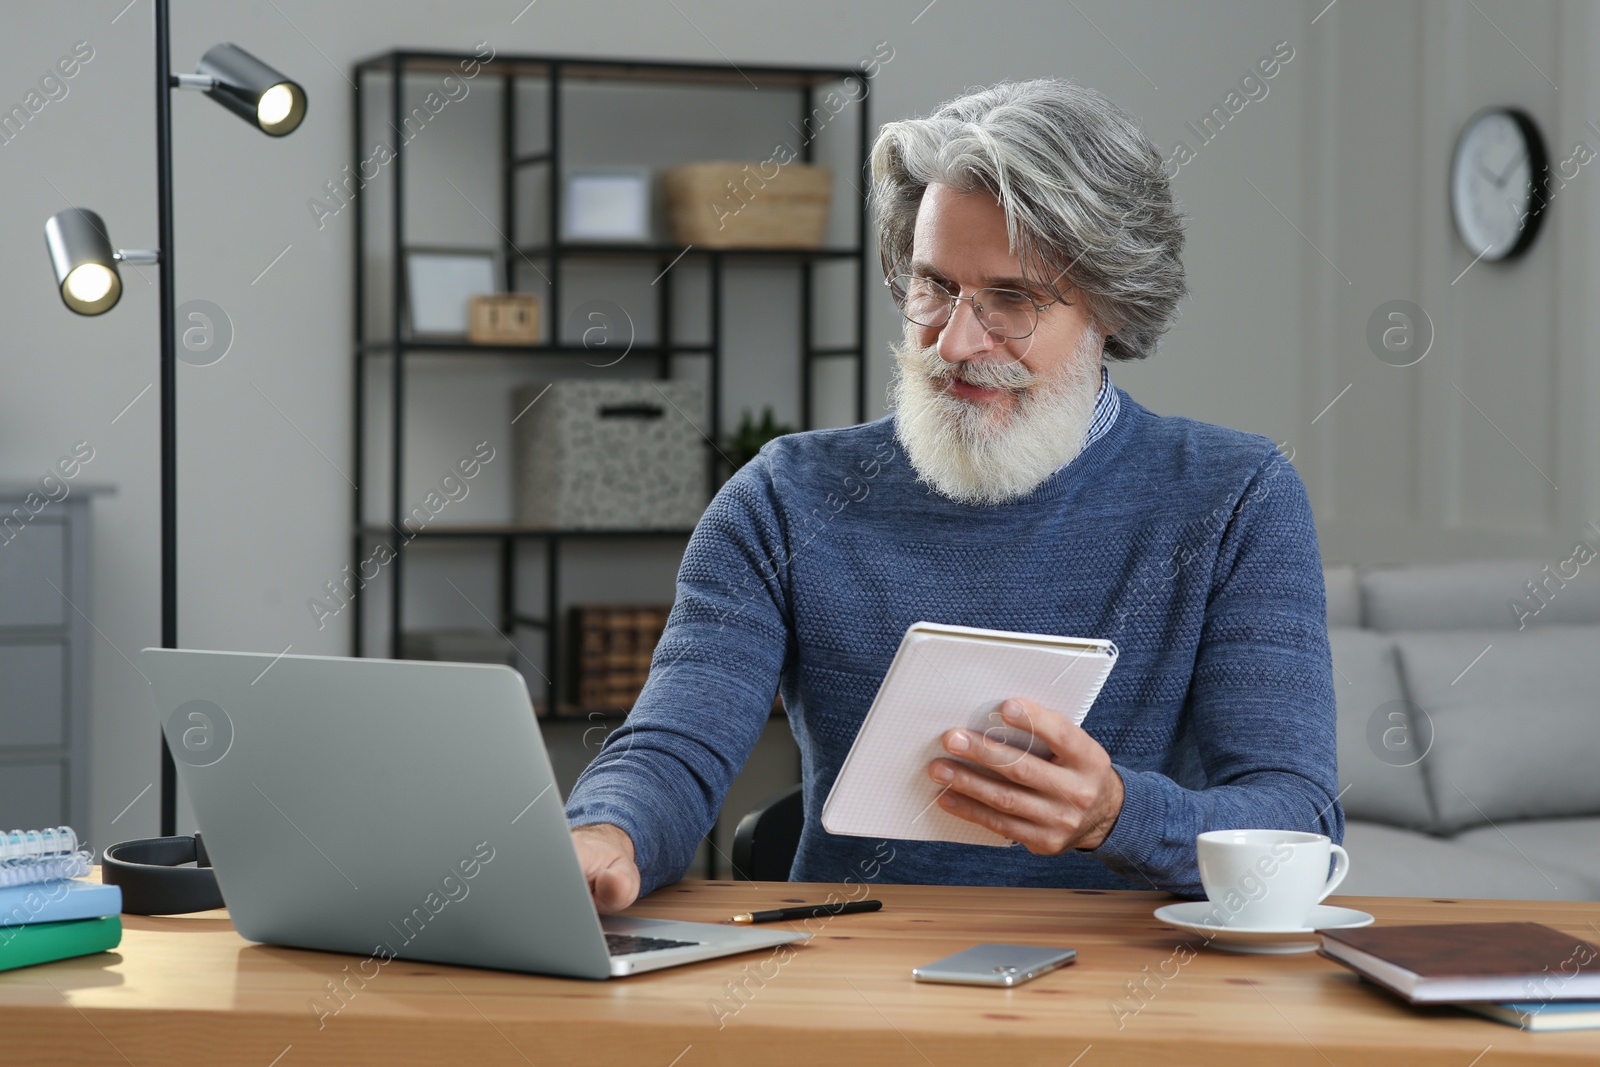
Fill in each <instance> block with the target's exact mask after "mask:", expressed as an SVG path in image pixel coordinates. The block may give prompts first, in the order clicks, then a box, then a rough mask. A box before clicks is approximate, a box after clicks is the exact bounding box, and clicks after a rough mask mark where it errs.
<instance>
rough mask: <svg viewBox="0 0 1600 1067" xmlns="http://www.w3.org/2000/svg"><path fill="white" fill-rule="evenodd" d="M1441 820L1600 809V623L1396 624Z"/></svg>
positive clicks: (1459, 823) (1452, 827) (1462, 822)
mask: <svg viewBox="0 0 1600 1067" xmlns="http://www.w3.org/2000/svg"><path fill="white" fill-rule="evenodd" d="M1394 638H1395V648H1396V649H1397V650H1398V651H1399V654H1400V671H1401V677H1402V678H1403V679H1404V681H1405V686H1406V692H1407V694H1408V695H1409V697H1410V698H1411V700H1412V701H1413V702H1414V703H1415V704H1417V705H1418V706H1419V707H1420V708H1421V710H1422V712H1423V713H1424V714H1425V715H1426V716H1427V717H1428V719H1429V720H1430V721H1431V725H1432V733H1433V744H1432V747H1431V749H1430V751H1429V752H1428V753H1427V755H1426V757H1425V758H1424V759H1423V762H1422V768H1423V776H1424V780H1425V781H1426V782H1427V783H1428V791H1429V795H1430V796H1431V797H1432V799H1433V810H1434V812H1435V813H1436V814H1437V816H1438V819H1439V823H1438V826H1439V829H1440V830H1441V831H1442V832H1444V833H1452V832H1454V831H1457V830H1463V829H1466V828H1468V827H1471V826H1481V825H1484V824H1485V823H1489V822H1491V821H1493V822H1502V821H1506V820H1515V819H1539V818H1558V817H1561V816H1567V815H1592V814H1594V813H1596V812H1600V774H1596V773H1595V771H1594V754H1595V752H1597V751H1600V710H1597V706H1596V703H1597V702H1596V695H1595V693H1596V689H1595V662H1596V659H1595V657H1596V652H1597V651H1600V626H1542V627H1539V628H1537V629H1533V628H1530V629H1528V630H1525V631H1523V632H1522V633H1515V632H1512V633H1504V632H1498V631H1488V630H1477V631H1472V630H1463V631H1458V632H1454V633H1400V634H1395V635H1394Z"/></svg>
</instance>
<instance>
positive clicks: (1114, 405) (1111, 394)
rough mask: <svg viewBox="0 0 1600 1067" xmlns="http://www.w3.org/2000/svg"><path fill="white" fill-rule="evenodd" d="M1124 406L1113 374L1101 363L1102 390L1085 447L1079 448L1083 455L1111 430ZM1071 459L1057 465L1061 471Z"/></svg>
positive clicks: (1097, 400)
mask: <svg viewBox="0 0 1600 1067" xmlns="http://www.w3.org/2000/svg"><path fill="white" fill-rule="evenodd" d="M1121 407H1122V401H1121V400H1119V399H1118V398H1117V390H1116V389H1115V388H1113V387H1112V385H1111V374H1110V372H1109V371H1107V370H1106V365H1105V364H1104V363H1102V364H1100V392H1099V393H1097V394H1096V395H1095V398H1094V418H1092V419H1090V420H1089V432H1088V433H1087V434H1085V435H1084V438H1083V448H1080V449H1079V450H1078V454H1079V455H1082V454H1083V453H1084V452H1085V451H1087V450H1088V448H1089V446H1090V445H1092V444H1094V443H1095V442H1096V441H1098V440H1100V438H1102V437H1104V436H1105V435H1106V434H1107V433H1109V432H1110V431H1111V426H1112V424H1113V423H1115V422H1116V421H1117V411H1118V410H1119V409H1120V408H1121ZM1071 462H1072V461H1071V460H1068V461H1067V463H1063V464H1062V465H1061V466H1060V467H1057V468H1056V470H1057V471H1061V470H1063V469H1065V468H1066V467H1067V465H1068V464H1069V463H1071Z"/></svg>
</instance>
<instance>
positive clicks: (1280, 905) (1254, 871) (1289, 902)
mask: <svg viewBox="0 0 1600 1067" xmlns="http://www.w3.org/2000/svg"><path fill="white" fill-rule="evenodd" d="M1195 852H1196V856H1197V858H1198V860H1199V864H1200V884H1201V885H1203V886H1205V890H1206V896H1207V897H1208V898H1209V899H1210V900H1211V903H1212V905H1213V907H1212V910H1211V916H1212V917H1211V919H1210V920H1209V921H1213V922H1216V923H1218V924H1220V925H1222V926H1233V927H1239V928H1244V929H1253V930H1299V929H1304V927H1305V924H1306V919H1307V918H1308V917H1309V916H1310V914H1311V909H1312V908H1313V907H1315V906H1316V905H1318V904H1320V903H1322V901H1323V900H1324V899H1325V898H1326V897H1327V896H1328V894H1329V893H1332V892H1333V891H1334V890H1335V889H1337V888H1338V887H1339V883H1340V882H1342V881H1344V876H1345V875H1346V874H1348V873H1349V872H1350V854H1349V853H1348V852H1346V851H1345V850H1344V849H1342V848H1340V847H1339V846H1338V845H1335V844H1334V843H1333V842H1332V841H1330V840H1329V839H1328V838H1327V836H1326V835H1324V834H1309V833H1302V832H1300V831H1297V830H1208V831H1206V832H1205V833H1203V834H1200V835H1199V836H1198V837H1197V838H1195ZM1330 855H1332V856H1333V857H1334V858H1335V861H1336V862H1335V865H1334V869H1333V874H1332V875H1329V873H1328V858H1329V856H1330Z"/></svg>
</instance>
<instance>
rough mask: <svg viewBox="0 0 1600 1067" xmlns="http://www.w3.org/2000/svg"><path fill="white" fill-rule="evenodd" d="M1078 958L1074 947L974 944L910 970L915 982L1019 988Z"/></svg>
mask: <svg viewBox="0 0 1600 1067" xmlns="http://www.w3.org/2000/svg"><path fill="white" fill-rule="evenodd" d="M1077 958H1078V950H1077V949H1075V948H1050V947H1048V946H1044V945H974V946H973V947H972V948H969V949H966V950H965V951H962V952H957V953H956V954H955V955H953V956H946V957H945V958H944V959H942V960H934V961H933V962H932V963H925V964H923V965H922V966H921V967H913V968H911V976H912V977H913V978H915V979H916V980H917V981H919V982H953V983H955V984H957V985H991V986H1015V985H1021V984H1022V983H1023V982H1026V981H1027V980H1028V979H1030V978H1037V977H1039V976H1040V975H1041V974H1049V973H1050V972H1051V971H1053V970H1055V969H1056V968H1058V967H1065V966H1066V965H1067V964H1069V963H1071V962H1072V961H1073V960H1075V959H1077Z"/></svg>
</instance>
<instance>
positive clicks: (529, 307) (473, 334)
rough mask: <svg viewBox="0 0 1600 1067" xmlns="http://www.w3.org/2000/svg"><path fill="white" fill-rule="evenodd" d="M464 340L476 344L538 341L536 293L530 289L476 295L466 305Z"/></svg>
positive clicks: (514, 343)
mask: <svg viewBox="0 0 1600 1067" xmlns="http://www.w3.org/2000/svg"><path fill="white" fill-rule="evenodd" d="M467 340H469V341H471V342H472V343H473V344H475V345H536V344H538V343H539V297H538V296H537V295H535V294H533V293H495V294H494V295H492V296H475V297H473V298H472V299H471V301H470V302H469V303H468V305H467Z"/></svg>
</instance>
